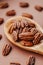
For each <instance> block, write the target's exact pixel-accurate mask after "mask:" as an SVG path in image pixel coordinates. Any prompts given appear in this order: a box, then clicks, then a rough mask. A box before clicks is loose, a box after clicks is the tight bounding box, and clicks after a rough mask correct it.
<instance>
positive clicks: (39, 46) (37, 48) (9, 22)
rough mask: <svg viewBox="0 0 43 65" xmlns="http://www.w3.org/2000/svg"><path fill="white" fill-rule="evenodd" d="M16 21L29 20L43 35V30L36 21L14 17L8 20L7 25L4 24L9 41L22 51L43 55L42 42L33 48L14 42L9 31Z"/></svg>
mask: <svg viewBox="0 0 43 65" xmlns="http://www.w3.org/2000/svg"><path fill="white" fill-rule="evenodd" d="M15 19H27V20H28V21H29V22H33V23H34V24H35V25H36V28H37V29H38V30H40V31H41V32H42V33H43V29H42V28H41V27H40V25H39V24H37V23H36V22H35V21H33V20H31V19H29V18H26V17H22V16H16V17H13V18H10V19H9V20H7V21H6V23H5V24H4V32H5V35H6V37H7V38H8V40H9V41H10V42H11V43H13V44H14V45H16V46H18V47H20V48H22V49H25V50H28V51H32V52H35V53H39V54H41V55H43V41H41V43H40V44H38V45H34V46H32V47H25V46H22V45H21V44H20V43H17V42H15V41H14V40H13V38H12V36H11V34H9V33H8V29H9V27H10V25H11V24H12V23H13V22H12V20H15Z"/></svg>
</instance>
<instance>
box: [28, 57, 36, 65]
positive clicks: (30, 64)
mask: <svg viewBox="0 0 43 65" xmlns="http://www.w3.org/2000/svg"><path fill="white" fill-rule="evenodd" d="M27 65H35V57H34V56H31V57H30V58H29V62H28V64H27Z"/></svg>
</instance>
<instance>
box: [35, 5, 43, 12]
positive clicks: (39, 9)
mask: <svg viewBox="0 0 43 65" xmlns="http://www.w3.org/2000/svg"><path fill="white" fill-rule="evenodd" d="M35 9H36V10H38V11H42V10H43V7H42V6H39V5H36V6H35Z"/></svg>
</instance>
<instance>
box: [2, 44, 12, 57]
mask: <svg viewBox="0 0 43 65" xmlns="http://www.w3.org/2000/svg"><path fill="white" fill-rule="evenodd" d="M11 49H12V47H11V45H10V44H6V45H5V46H4V48H3V50H2V55H3V56H7V55H8V54H9V53H10V51H11Z"/></svg>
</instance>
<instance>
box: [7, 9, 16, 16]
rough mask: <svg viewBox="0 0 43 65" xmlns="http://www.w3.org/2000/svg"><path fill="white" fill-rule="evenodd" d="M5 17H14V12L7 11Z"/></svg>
mask: <svg viewBox="0 0 43 65" xmlns="http://www.w3.org/2000/svg"><path fill="white" fill-rule="evenodd" d="M6 15H7V16H14V15H16V11H15V10H9V11H7V13H6Z"/></svg>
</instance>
